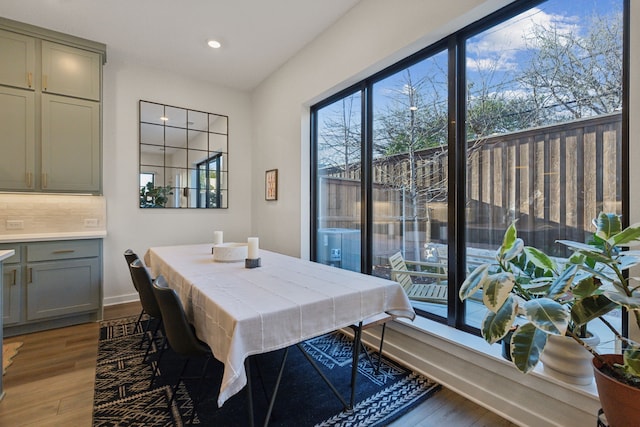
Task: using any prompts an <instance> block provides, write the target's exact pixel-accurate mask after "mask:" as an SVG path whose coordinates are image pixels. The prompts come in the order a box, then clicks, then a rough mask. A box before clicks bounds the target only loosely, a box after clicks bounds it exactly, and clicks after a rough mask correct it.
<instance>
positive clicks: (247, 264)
mask: <svg viewBox="0 0 640 427" xmlns="http://www.w3.org/2000/svg"><path fill="white" fill-rule="evenodd" d="M256 267H260V258H245V260H244V268H256Z"/></svg>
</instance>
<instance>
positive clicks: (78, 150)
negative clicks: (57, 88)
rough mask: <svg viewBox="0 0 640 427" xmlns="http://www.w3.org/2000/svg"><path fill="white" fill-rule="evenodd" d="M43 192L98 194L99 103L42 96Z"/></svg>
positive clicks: (41, 182) (63, 97)
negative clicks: (87, 192) (88, 192)
mask: <svg viewBox="0 0 640 427" xmlns="http://www.w3.org/2000/svg"><path fill="white" fill-rule="evenodd" d="M41 129H42V158H41V162H42V173H41V177H40V186H41V188H42V190H43V191H61V192H74V191H78V192H80V191H90V192H99V191H100V176H101V169H100V166H101V162H100V104H99V103H97V102H93V101H87V100H83V99H75V98H69V97H65V96H58V95H49V94H43V95H42V127H41Z"/></svg>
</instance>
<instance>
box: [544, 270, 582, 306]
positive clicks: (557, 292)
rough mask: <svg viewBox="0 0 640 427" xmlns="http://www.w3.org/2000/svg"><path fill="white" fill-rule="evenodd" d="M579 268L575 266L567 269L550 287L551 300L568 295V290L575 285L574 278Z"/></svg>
mask: <svg viewBox="0 0 640 427" xmlns="http://www.w3.org/2000/svg"><path fill="white" fill-rule="evenodd" d="M578 268H579V267H578V266H577V265H575V264H573V265H570V266H569V267H567V268H566V269H565V270H564V271H563V272H562V274H560V275H559V276H558V277H557V278H556V280H555V281H554V282H553V284H552V285H551V286H550V287H549V291H548V292H547V297H549V298H551V299H558V298H559V297H561V296H563V295H565V294H566V293H567V290H568V289H569V288H570V287H571V285H572V284H573V278H574V277H575V276H576V273H577V272H578Z"/></svg>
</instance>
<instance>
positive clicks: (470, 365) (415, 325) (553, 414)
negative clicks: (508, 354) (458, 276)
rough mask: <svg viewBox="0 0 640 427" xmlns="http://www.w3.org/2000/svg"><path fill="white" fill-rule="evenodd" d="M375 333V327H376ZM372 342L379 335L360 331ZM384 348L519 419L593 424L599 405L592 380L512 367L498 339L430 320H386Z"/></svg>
mask: <svg viewBox="0 0 640 427" xmlns="http://www.w3.org/2000/svg"><path fill="white" fill-rule="evenodd" d="M376 333H377V332H376ZM363 338H365V339H366V340H368V341H369V343H370V344H373V345H376V343H377V342H378V336H377V335H376V336H375V338H374V337H373V336H372V335H369V334H368V335H367V336H366V337H363ZM384 352H385V354H386V355H387V356H389V357H391V358H393V359H396V360H398V361H401V362H402V363H403V364H404V365H405V366H408V367H410V368H412V369H414V370H415V371H417V372H421V373H423V374H424V375H426V376H428V377H430V378H432V379H434V380H435V381H437V382H439V383H440V384H442V385H443V386H444V387H447V388H449V389H451V390H453V391H455V392H457V393H459V394H461V395H463V396H464V397H466V398H467V399H469V400H472V401H474V402H476V403H478V404H479V405H481V406H483V407H485V408H487V409H489V410H491V411H493V412H495V413H497V414H499V415H501V416H502V417H504V418H506V419H508V420H510V421H512V422H514V423H517V424H521V425H536V426H572V425H575V426H578V425H595V424H596V423H597V412H598V409H599V408H600V402H599V400H598V394H597V391H596V386H595V383H592V384H591V385H588V386H576V385H572V384H567V383H564V382H562V381H559V380H556V379H555V378H552V377H550V376H549V375H547V374H546V373H545V372H544V370H543V369H542V367H541V366H537V367H536V368H535V370H534V371H533V372H531V373H529V374H526V375H525V374H522V373H520V372H519V371H517V370H516V369H515V368H514V367H513V366H512V365H511V363H510V362H508V361H507V360H504V359H503V358H502V356H501V347H500V345H497V344H495V345H489V344H488V343H487V342H486V341H484V340H483V339H482V338H481V337H477V336H474V335H471V334H468V333H465V332H462V331H459V330H457V329H455V328H451V327H448V326H446V325H443V324H441V323H438V322H434V321H432V320H429V319H426V318H422V317H418V318H416V319H415V320H414V321H413V322H411V321H408V320H397V321H396V322H393V323H391V324H389V325H388V327H387V334H386V335H385V344H384Z"/></svg>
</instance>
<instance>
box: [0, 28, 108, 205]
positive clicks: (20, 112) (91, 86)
mask: <svg viewBox="0 0 640 427" xmlns="http://www.w3.org/2000/svg"><path fill="white" fill-rule="evenodd" d="M2 23H3V20H2V19H1V18H0V27H1V26H2ZM16 26H17V25H15V23H13V24H12V28H13V27H16ZM24 27H25V32H26V34H21V33H20V32H18V31H7V30H5V29H0V129H2V143H3V150H2V153H3V154H2V156H0V191H38V192H70V193H92V194H100V193H101V192H102V182H101V180H102V170H101V168H102V161H101V121H102V114H101V100H100V98H101V82H102V60H103V53H100V52H96V50H95V46H94V45H91V48H87V49H82V48H79V47H78V46H82V41H78V40H71V39H73V38H72V37H71V36H69V38H70V43H72V44H73V46H70V45H66V44H62V43H57V42H53V41H51V40H47V39H45V38H43V37H42V36H41V35H44V34H46V31H41V30H38V31H37V33H36V34H38V35H39V36H38V37H34V36H32V35H31V33H30V32H29V29H30V28H31V27H29V26H26V25H25V26H24ZM58 38H59V36H56V39H58Z"/></svg>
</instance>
